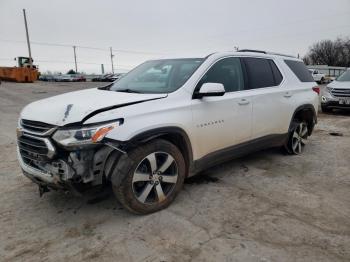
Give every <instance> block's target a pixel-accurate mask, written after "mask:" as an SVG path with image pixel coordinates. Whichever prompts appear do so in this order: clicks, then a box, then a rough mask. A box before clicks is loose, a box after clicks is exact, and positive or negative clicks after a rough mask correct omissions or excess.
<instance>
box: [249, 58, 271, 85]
mask: <svg viewBox="0 0 350 262" xmlns="http://www.w3.org/2000/svg"><path fill="white" fill-rule="evenodd" d="M244 64H245V67H246V71H247V74H248V88H249V89H255V88H262V87H269V86H275V85H276V84H275V79H274V74H273V73H272V67H271V65H270V60H269V59H263V58H253V57H246V58H244ZM277 76H278V75H277Z"/></svg>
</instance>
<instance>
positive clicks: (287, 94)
mask: <svg viewBox="0 0 350 262" xmlns="http://www.w3.org/2000/svg"><path fill="white" fill-rule="evenodd" d="M283 96H284V97H287V98H289V97H292V93H291V92H285V93H284V95H283Z"/></svg>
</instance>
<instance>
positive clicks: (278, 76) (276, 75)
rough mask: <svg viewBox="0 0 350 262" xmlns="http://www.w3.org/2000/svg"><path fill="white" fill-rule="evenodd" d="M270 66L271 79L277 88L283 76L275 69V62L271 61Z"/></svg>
mask: <svg viewBox="0 0 350 262" xmlns="http://www.w3.org/2000/svg"><path fill="white" fill-rule="evenodd" d="M270 66H271V69H272V73H273V78H274V79H275V85H276V86H278V85H279V84H280V83H281V82H282V79H283V76H282V74H281V72H280V70H279V69H278V68H277V66H276V64H275V62H273V61H272V60H270Z"/></svg>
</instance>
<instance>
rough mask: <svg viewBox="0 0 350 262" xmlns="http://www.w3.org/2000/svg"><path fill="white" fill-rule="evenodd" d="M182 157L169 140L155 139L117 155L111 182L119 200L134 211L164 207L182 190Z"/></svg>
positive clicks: (183, 169)
mask: <svg viewBox="0 0 350 262" xmlns="http://www.w3.org/2000/svg"><path fill="white" fill-rule="evenodd" d="M185 174H186V166H185V160H184V158H183V156H182V154H181V152H180V150H179V149H178V148H177V147H176V146H175V145H173V144H172V143H170V142H168V141H166V140H162V139H157V140H153V141H151V142H149V143H147V144H144V145H142V146H140V147H137V148H135V149H132V150H130V151H129V152H128V153H127V154H124V155H122V156H121V157H120V159H119V161H118V163H117V165H116V168H115V170H114V171H113V173H112V177H111V181H112V187H113V192H114V194H115V196H116V198H117V199H118V201H119V202H120V203H121V204H122V205H123V206H124V207H125V208H126V209H127V210H129V211H131V212H133V213H136V214H149V213H153V212H156V211H159V210H161V209H164V208H166V207H167V206H169V205H170V203H171V202H172V201H173V200H174V199H175V197H176V195H177V194H178V193H179V191H180V190H181V188H182V186H183V183H184V179H185Z"/></svg>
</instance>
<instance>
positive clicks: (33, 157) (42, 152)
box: [18, 135, 50, 165]
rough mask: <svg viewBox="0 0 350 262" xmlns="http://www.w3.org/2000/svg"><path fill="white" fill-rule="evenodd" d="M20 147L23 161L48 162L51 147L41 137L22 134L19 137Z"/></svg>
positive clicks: (27, 162)
mask: <svg viewBox="0 0 350 262" xmlns="http://www.w3.org/2000/svg"><path fill="white" fill-rule="evenodd" d="M18 148H19V152H20V154H21V156H22V159H23V161H24V162H25V163H26V164H28V165H31V163H33V162H47V161H49V160H50V159H49V158H48V153H49V149H48V148H47V145H46V143H45V142H44V141H43V140H41V139H40V138H35V137H32V136H26V135H23V136H20V137H19V138H18Z"/></svg>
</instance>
